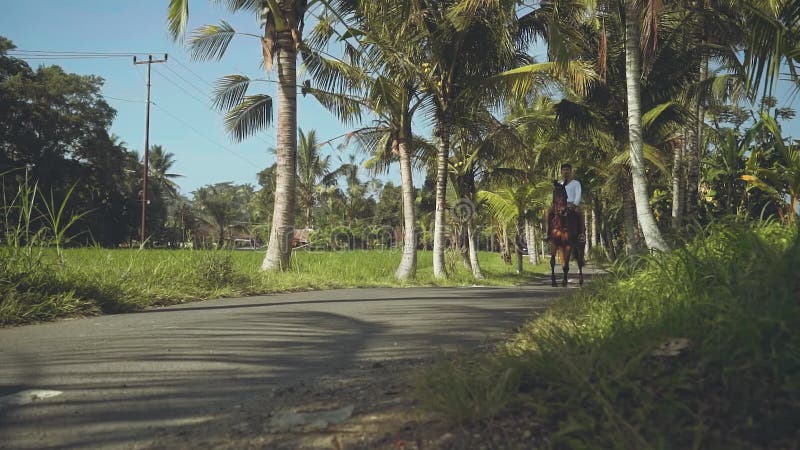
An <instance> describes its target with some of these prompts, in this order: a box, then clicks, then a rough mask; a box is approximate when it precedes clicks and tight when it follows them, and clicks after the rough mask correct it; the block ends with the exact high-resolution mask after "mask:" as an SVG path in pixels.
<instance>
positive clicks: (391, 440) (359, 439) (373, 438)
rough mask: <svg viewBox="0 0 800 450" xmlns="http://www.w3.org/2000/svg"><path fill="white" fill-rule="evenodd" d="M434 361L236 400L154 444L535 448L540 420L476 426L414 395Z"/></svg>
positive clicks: (161, 434) (367, 366) (366, 368)
mask: <svg viewBox="0 0 800 450" xmlns="http://www.w3.org/2000/svg"><path fill="white" fill-rule="evenodd" d="M431 362H432V360H431V359H427V360H422V359H415V360H390V361H380V362H370V363H364V365H362V366H360V367H357V368H353V369H350V370H347V371H343V372H340V373H337V374H335V375H328V376H324V377H320V378H316V379H313V380H305V381H298V382H297V383H294V384H291V385H286V386H283V387H280V388H277V389H275V390H274V391H272V392H269V393H267V394H263V395H260V396H257V397H256V398H253V399H249V400H247V401H245V402H243V403H241V404H238V405H233V406H232V411H233V412H225V415H223V416H221V417H219V418H217V419H215V420H213V421H210V422H207V423H204V424H201V425H196V426H193V427H191V428H185V429H182V430H174V429H166V428H165V429H160V430H157V431H156V434H155V436H154V441H153V443H152V444H151V445H149V446H147V447H146V448H150V449H175V448H191V449H193V450H199V449H230V450H232V449H276V450H288V449H334V450H344V449H348V450H350V449H359V450H361V449H363V450H366V449H393V450H398V449H403V450H426V449H442V450H445V449H447V450H451V449H453V450H455V449H479V450H489V449H532V448H537V447H539V446H540V445H541V444H542V442H541V441H540V440H539V439H538V438H537V437H536V436H537V434H538V433H536V432H534V430H535V429H537V428H539V427H538V426H537V425H536V423H535V421H534V420H533V419H532V418H531V417H528V416H526V415H525V414H524V413H522V412H518V413H514V414H509V415H507V416H506V417H504V418H502V419H498V420H494V421H491V422H486V423H475V424H470V425H468V426H463V425H457V424H453V423H448V422H446V421H444V420H443V419H442V418H441V417H438V416H436V415H435V414H433V413H430V412H428V411H425V410H423V409H422V408H421V407H420V406H419V404H418V401H417V400H416V399H415V398H414V396H413V389H414V387H413V378H414V374H415V373H416V371H417V370H418V369H420V368H421V367H423V366H425V365H428V364H430V363H431ZM351 406H352V414H351V415H349V417H348V418H346V420H344V421H342V422H340V423H335V424H325V423H308V424H301V425H296V426H292V427H288V429H287V428H283V429H281V428H280V427H277V428H276V426H275V418H276V417H278V416H281V415H285V414H286V413H290V414H293V415H296V416H303V415H304V414H306V413H310V414H306V415H307V416H308V417H318V416H316V415H317V414H319V413H320V412H330V411H334V412H336V413H337V414H338V413H340V412H341V411H342V410H345V411H347V410H349V409H350V407H351Z"/></svg>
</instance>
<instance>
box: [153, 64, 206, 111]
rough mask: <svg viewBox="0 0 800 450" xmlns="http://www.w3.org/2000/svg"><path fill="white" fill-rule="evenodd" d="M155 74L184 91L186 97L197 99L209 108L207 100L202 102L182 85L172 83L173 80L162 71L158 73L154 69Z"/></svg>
mask: <svg viewBox="0 0 800 450" xmlns="http://www.w3.org/2000/svg"><path fill="white" fill-rule="evenodd" d="M154 72H155V73H157V74H158V75H159V76H160V77H161V78H163V79H165V80H167V81H168V82H170V84H172V85H173V86H175V87H177V88H178V89H180V90H181V91H183V92H184V93H185V94H186V95H188V96H189V97H192V98H193V99H195V100H196V101H197V102H199V103H201V104H202V105H203V106H205V107H206V108H208V104H207V103H206V101H207V100H201V99H200V98H198V97H197V96H196V95H195V94H193V93H191V92H189V91H187V90H186V89H184V88H183V87H182V86H181V85H179V84H178V83H176V82H174V81H172V79H170V78H169V77H167V76H166V75H164V74H163V73H161V72H160V71H158V70H155V69H154Z"/></svg>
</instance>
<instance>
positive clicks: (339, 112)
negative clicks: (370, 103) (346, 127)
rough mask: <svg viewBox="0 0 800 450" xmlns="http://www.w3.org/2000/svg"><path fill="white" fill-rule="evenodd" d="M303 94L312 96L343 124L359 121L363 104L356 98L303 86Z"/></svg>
mask: <svg viewBox="0 0 800 450" xmlns="http://www.w3.org/2000/svg"><path fill="white" fill-rule="evenodd" d="M303 93H304V94H306V93H308V94H311V95H313V96H314V98H316V99H317V101H318V102H320V104H322V106H324V107H325V109H327V110H328V111H331V112H332V113H334V114H335V115H336V117H337V118H338V119H339V120H341V121H342V122H344V123H345V124H349V123H354V122H360V121H361V112H362V109H363V107H364V104H363V102H362V101H361V100H360V99H358V98H356V97H352V96H349V95H346V94H337V93H333V92H327V91H323V90H320V89H315V88H311V87H308V86H307V85H306V86H303Z"/></svg>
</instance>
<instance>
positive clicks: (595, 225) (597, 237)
mask: <svg viewBox="0 0 800 450" xmlns="http://www.w3.org/2000/svg"><path fill="white" fill-rule="evenodd" d="M602 224H603V205H602V203H600V199H598V198H597V197H595V198H592V239H593V240H594V245H595V246H597V247H600V248H603V236H602V231H601V228H602Z"/></svg>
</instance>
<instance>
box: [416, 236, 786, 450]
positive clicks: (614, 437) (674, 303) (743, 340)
mask: <svg viewBox="0 0 800 450" xmlns="http://www.w3.org/2000/svg"><path fill="white" fill-rule="evenodd" d="M798 234H799V233H798V231H797V228H792V227H784V226H781V225H779V224H768V225H756V226H752V227H749V226H746V225H741V224H727V225H724V226H723V225H720V226H716V227H714V228H712V229H711V230H709V231H708V232H707V233H706V234H705V235H703V236H701V237H700V238H698V239H697V240H696V241H694V242H692V243H690V244H689V245H688V246H687V247H686V248H683V249H680V250H676V251H674V252H672V253H668V254H663V255H656V256H653V257H647V258H643V259H639V260H633V261H629V262H627V263H626V264H621V265H619V266H617V267H616V268H615V269H614V270H612V272H611V273H610V275H609V276H607V277H605V279H603V280H601V281H598V282H595V283H593V284H592V285H590V286H589V287H587V288H584V289H582V290H581V291H579V292H578V293H577V294H576V295H573V296H571V297H570V298H567V299H565V300H563V301H561V302H558V303H556V304H554V305H553V306H552V307H551V308H550V309H549V310H548V311H547V312H546V313H545V314H544V315H543V316H542V317H541V318H539V319H537V320H534V321H532V322H530V323H529V324H527V326H525V327H524V329H523V330H522V331H521V332H520V333H519V334H518V335H517V336H516V337H515V338H514V339H512V340H510V341H509V342H506V343H504V344H503V345H502V346H500V347H499V348H498V349H497V350H496V351H495V352H492V353H490V354H488V355H486V354H483V355H476V356H474V357H461V358H457V359H456V360H453V361H446V362H443V363H441V364H438V365H436V366H435V367H433V368H431V369H430V370H428V371H426V372H425V373H424V374H423V375H422V376H421V378H420V382H419V390H420V392H419V398H420V400H421V401H422V402H423V403H424V404H426V405H427V406H428V407H429V408H431V409H433V410H435V411H438V412H440V413H442V414H443V415H444V416H445V417H448V418H450V419H451V420H453V421H457V422H459V421H460V422H475V421H480V422H482V423H485V424H490V423H495V424H498V423H503V421H504V420H510V421H511V423H514V428H516V427H518V426H519V424H520V423H522V424H524V425H522V426H523V427H527V428H526V429H520V430H518V431H519V433H520V434H522V432H524V431H528V432H529V434H531V435H533V436H541V437H544V438H546V439H547V440H546V441H545V442H546V443H547V446H546V448H565V449H591V448H608V449H613V448H624V449H629V448H636V449H651V448H652V449H699V448H703V449H705V448H708V449H753V448H764V449H767V448H776V449H777V448H786V449H789V448H798V443H799V442H800V427H799V426H798V418H800V333H798V330H800V236H799V235H798ZM519 418H523V419H522V420H519ZM498 426H500V425H498ZM507 428H508V427H506V428H505V429H507Z"/></svg>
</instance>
